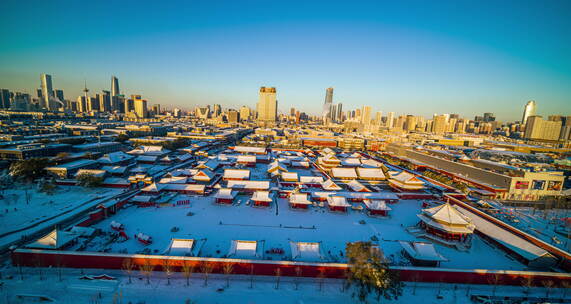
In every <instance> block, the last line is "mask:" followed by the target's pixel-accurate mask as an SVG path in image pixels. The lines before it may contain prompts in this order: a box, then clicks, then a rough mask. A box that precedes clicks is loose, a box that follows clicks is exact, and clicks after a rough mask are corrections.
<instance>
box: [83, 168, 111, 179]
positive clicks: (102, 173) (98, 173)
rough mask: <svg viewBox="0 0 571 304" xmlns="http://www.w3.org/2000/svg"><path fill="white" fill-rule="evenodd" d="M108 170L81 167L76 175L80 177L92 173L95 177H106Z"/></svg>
mask: <svg viewBox="0 0 571 304" xmlns="http://www.w3.org/2000/svg"><path fill="white" fill-rule="evenodd" d="M106 173H107V171H105V170H97V169H79V170H77V172H76V173H75V177H79V176H82V175H91V176H94V177H104V176H105V174H106Z"/></svg>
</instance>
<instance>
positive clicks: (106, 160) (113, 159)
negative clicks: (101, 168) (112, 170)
mask: <svg viewBox="0 0 571 304" xmlns="http://www.w3.org/2000/svg"><path fill="white" fill-rule="evenodd" d="M133 158H134V156H132V155H129V154H127V153H125V152H122V151H117V152H112V153H109V154H105V155H103V156H102V157H100V158H99V159H97V162H99V163H100V164H115V163H119V162H122V161H126V160H130V159H133Z"/></svg>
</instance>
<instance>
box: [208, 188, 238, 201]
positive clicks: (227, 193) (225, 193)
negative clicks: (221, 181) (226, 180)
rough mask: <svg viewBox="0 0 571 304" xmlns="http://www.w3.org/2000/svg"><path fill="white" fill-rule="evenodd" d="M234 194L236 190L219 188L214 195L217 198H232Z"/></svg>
mask: <svg viewBox="0 0 571 304" xmlns="http://www.w3.org/2000/svg"><path fill="white" fill-rule="evenodd" d="M236 195H237V193H236V191H232V189H230V188H220V189H218V192H216V194H215V195H214V197H215V198H219V199H234V198H235V197H236Z"/></svg>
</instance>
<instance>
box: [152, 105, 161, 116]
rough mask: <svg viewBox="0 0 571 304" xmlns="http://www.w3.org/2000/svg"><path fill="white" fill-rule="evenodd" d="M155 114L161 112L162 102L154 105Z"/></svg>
mask: <svg viewBox="0 0 571 304" xmlns="http://www.w3.org/2000/svg"><path fill="white" fill-rule="evenodd" d="M153 114H154V115H159V114H161V105H160V104H155V105H153Z"/></svg>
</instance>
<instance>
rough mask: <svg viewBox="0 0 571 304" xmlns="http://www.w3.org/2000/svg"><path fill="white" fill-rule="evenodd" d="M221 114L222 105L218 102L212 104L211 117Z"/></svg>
mask: <svg viewBox="0 0 571 304" xmlns="http://www.w3.org/2000/svg"><path fill="white" fill-rule="evenodd" d="M220 114H222V107H221V106H220V105H219V104H215V105H214V110H213V111H212V117H218V116H220Z"/></svg>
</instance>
